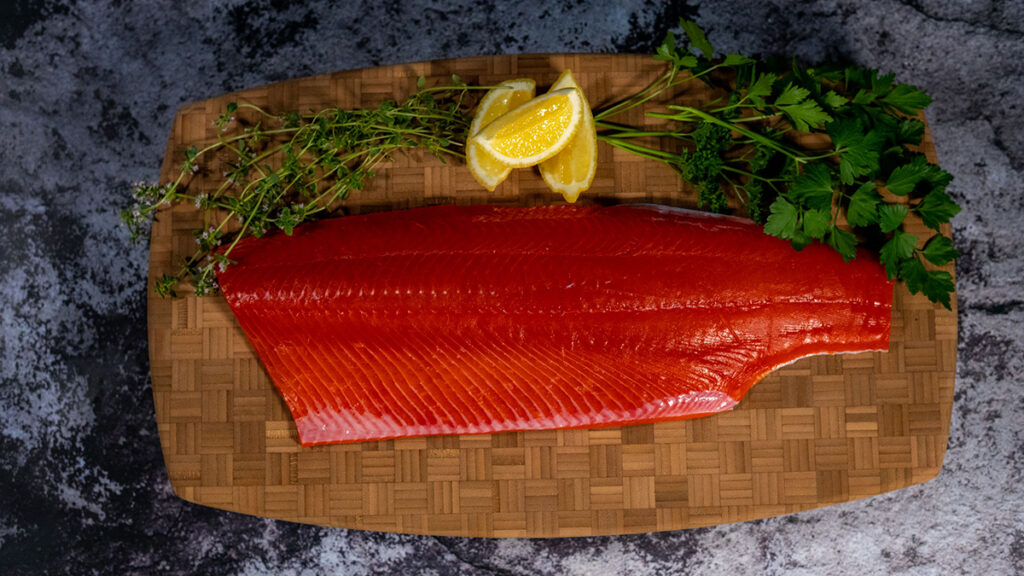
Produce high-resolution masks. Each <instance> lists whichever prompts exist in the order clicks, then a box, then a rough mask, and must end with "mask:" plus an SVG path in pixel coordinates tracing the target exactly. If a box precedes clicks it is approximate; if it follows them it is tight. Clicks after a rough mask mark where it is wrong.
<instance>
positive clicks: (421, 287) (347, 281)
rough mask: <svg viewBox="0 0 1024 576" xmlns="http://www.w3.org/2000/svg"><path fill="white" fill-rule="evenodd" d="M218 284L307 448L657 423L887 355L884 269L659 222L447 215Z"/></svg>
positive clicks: (386, 222)
mask: <svg viewBox="0 0 1024 576" xmlns="http://www.w3.org/2000/svg"><path fill="white" fill-rule="evenodd" d="M231 258H232V259H233V260H234V261H235V262H234V263H233V264H231V265H230V266H228V267H227V269H226V270H223V271H221V272H220V273H219V275H218V281H219V284H220V288H221V291H222V292H223V294H224V296H225V298H226V299H227V301H228V304H229V305H230V306H231V309H232V311H233V312H234V314H235V317H236V318H237V319H238V323H239V324H240V325H241V327H242V329H243V330H244V331H245V334H246V335H247V337H248V338H249V341H250V342H251V343H252V345H253V347H254V348H255V350H256V353H257V354H258V355H259V358H260V360H261V361H262V362H263V365H264V366H265V367H266V370H267V373H268V374H269V376H270V378H271V379H272V380H273V382H274V384H275V385H276V387H277V389H278V390H279V391H280V393H281V396H282V397H283V398H284V400H285V402H286V403H287V405H288V408H289V409H290V410H291V413H292V416H293V417H294V419H295V424H296V426H297V428H298V433H299V439H300V441H301V442H302V444H303V445H306V446H308V445H315V444H324V443H334V442H354V441H362V440H375V439H384V438H398V437H405V436H423V435H435V434H480V433H490V432H502V431H512V430H537V429H553V428H587V427H599V426H617V425H623V424H632V423H641V422H658V421H664V420H670V419H679V418H690V417H697V416H703V415H708V414H713V413H716V412H720V411H723V410H728V409H730V408H732V407H734V406H735V405H736V404H737V402H739V400H740V399H741V398H742V397H743V396H744V395H745V394H746V393H747V391H748V390H749V389H750V387H751V386H753V385H754V384H755V383H756V382H757V381H758V380H759V379H761V378H762V377H763V376H764V375H766V374H768V373H769V372H770V371H772V370H773V369H775V368H777V367H779V366H782V365H784V364H787V363H790V362H793V361H795V360H797V359H799V358H802V357H804V356H809V355H813V354H826V353H840V352H860V351H869V350H886V349H887V348H888V345H889V327H890V322H891V307H892V284H891V282H889V281H888V280H887V278H886V275H885V272H884V270H883V268H882V266H881V265H880V264H879V262H878V260H877V258H874V257H873V256H872V255H870V254H869V253H866V252H862V253H859V254H858V257H857V258H856V259H855V260H853V261H852V262H849V263H845V262H843V260H842V258H841V257H840V256H839V255H838V254H837V253H835V252H834V251H833V250H832V249H831V248H828V247H826V246H822V245H818V244H816V245H811V246H808V247H807V248H805V249H804V250H803V251H801V252H797V251H795V250H793V249H792V248H791V247H790V246H789V244H788V243H787V242H785V241H782V240H779V239H777V238H773V237H770V236H767V235H765V234H764V232H763V231H762V230H761V228H760V227H759V226H757V225H756V224H754V223H752V222H749V221H745V220H741V219H738V218H731V217H723V216H715V215H709V214H704V213H697V212H690V211H686V210H679V209H671V208H663V207H654V206H641V207H637V206H615V207H578V206H547V207H534V208H510V207H493V206H463V207H456V206H435V207H428V208H417V209H411V210H401V211H392V212H382V213H376V214H369V215H362V216H349V217H343V218H335V219H330V220H324V221H321V222H317V223H311V224H306V225H303V226H301V227H299V228H297V229H296V230H295V233H294V234H293V235H292V236H285V235H283V234H280V235H274V236H269V237H265V238H259V239H256V238H248V239H245V240H242V241H241V242H240V243H239V244H238V245H237V246H236V247H235V249H234V251H233V252H232V253H231Z"/></svg>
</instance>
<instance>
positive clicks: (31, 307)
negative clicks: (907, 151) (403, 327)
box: [0, 0, 1024, 575]
mask: <svg viewBox="0 0 1024 576" xmlns="http://www.w3.org/2000/svg"><path fill="white" fill-rule="evenodd" d="M680 15H685V16H688V17H690V18H694V19H696V20H697V21H698V22H700V23H701V24H702V25H703V26H705V28H706V29H708V31H709V37H710V39H711V41H712V42H714V43H715V44H716V45H717V46H718V48H719V49H722V50H726V51H742V52H746V53H763V54H779V55H790V54H795V55H796V56H797V57H798V58H800V59H802V60H804V61H806V62H811V63H814V62H820V61H821V60H823V59H842V60H848V61H853V62H856V63H858V64H861V65H865V66H869V67H875V68H879V69H881V70H883V71H885V72H894V73H896V75H897V79H898V80H899V81H901V82H908V83H912V84H916V85H919V86H921V87H923V88H924V89H926V90H927V92H928V93H929V94H931V96H932V97H933V98H934V100H935V103H934V104H933V105H932V106H931V107H930V108H929V110H928V116H929V120H930V122H931V127H932V130H933V131H934V135H935V141H936V145H937V148H938V155H939V160H940V163H941V164H942V165H943V166H944V167H945V168H946V169H947V170H949V171H950V172H952V173H953V174H954V175H955V177H956V180H955V182H954V183H953V184H952V186H951V188H950V192H951V194H952V195H953V196H954V197H955V198H956V199H957V200H958V201H959V202H960V203H961V204H962V205H963V207H964V211H963V213H962V214H961V215H960V216H959V217H958V218H957V219H956V220H955V221H954V234H955V241H956V246H957V248H958V249H959V250H960V251H962V252H963V254H964V255H963V257H962V258H961V260H960V262H959V265H958V270H957V272H958V279H957V280H958V281H957V288H958V295H959V304H960V347H959V363H958V373H957V384H956V405H955V408H954V413H953V424H952V432H951V438H950V444H949V451H948V453H947V456H946V462H945V467H944V469H943V472H942V474H941V475H940V476H939V477H938V478H937V479H936V480H933V481H931V482H929V483H927V484H925V485H922V486H917V487H913V488H910V489H906V490H903V491H900V492H895V493H890V494H886V495H883V496H879V497H876V498H872V499H868V500H864V501H859V502H854V503H849V504H844V505H839V506H833V507H830V508H825V509H821V510H815V511H810V512H806V513H801V514H796V515H792V516H786V517H780V518H774V519H768V520H762V521H756V522H747V523H741V524H735V525H727V526H720V527H715V528H708V529H700V530H689V531H679V532H670V533H661V534H650V535H638V536H626V537H608V538H588V539H568V540H536V541H529V540H492V541H487V540H466V539H456V538H431V537H418V536H400V535H388V534H376V533H367V532H356V531H345V530H336V529H325V528H317V527H312V526H303V525H296V524H290V523H286V522H276V521H271V520H261V519H258V518H251V517H246V516H239V515H234V514H230V513H224V512H219V511H215V510H212V509H207V508H202V507H197V506H193V505H191V504H188V503H185V502H183V501H180V500H178V499H177V498H175V497H174V496H173V495H172V494H171V491H170V487H169V484H168V481H167V476H166V473H165V470H164V467H163V461H162V457H161V454H160V447H159V440H158V437H157V431H156V426H155V422H154V419H153V405H152V397H151V393H150V388H149V383H148V363H147V352H146V331H145V321H146V316H145V301H144V290H145V270H146V268H147V252H146V248H145V247H143V246H133V245H131V244H129V242H128V237H127V234H126V233H125V232H124V231H123V230H122V229H121V228H120V227H119V223H118V218H117V210H118V209H119V208H120V207H122V206H123V205H124V204H126V203H127V202H128V199H129V194H128V189H129V185H130V183H131V182H133V181H136V180H148V181H153V180H155V179H156V178H157V175H158V172H159V166H160V161H161V158H162V155H163V152H164V145H165V142H166V138H167V132H168V129H169V128H170V123H171V120H172V119H173V117H174V114H175V111H176V110H177V108H178V107H180V106H181V105H183V104H185V103H187V102H191V101H196V100H203V99H206V98H209V97H212V96H214V95H217V94H220V93H223V92H226V91H231V90H237V89H242V88H247V87H251V86H256V85H261V84H266V83H268V82H272V81H276V80H283V79H288V78H295V77H301V76H306V75H310V74H317V73H324V72H331V71H334V70H339V69H346V68H361V67H368V66H375V65H380V64H393V63H400V62H407V61H415V60H425V59H433V58H446V57H458V56H470V55H477V54H497V53H520V52H562V51H579V52H649V51H650V50H651V49H652V47H653V46H654V45H655V43H656V42H657V41H658V40H660V38H661V37H662V36H663V34H664V32H665V31H666V29H668V27H670V26H672V25H673V23H675V22H676V20H677V18H678V16H680ZM382 24H386V25H382ZM1022 100H1024V3H1022V2H1021V1H1019V0H1018V1H1014V2H1000V1H998V0H987V1H986V0H980V1H973V2H970V1H963V2H953V1H942V0H904V1H896V0H879V1H871V0H843V1H840V0H833V1H828V0H821V1H800V2H796V1H794V2H785V1H781V0H773V1H765V0H740V1H735V2H725V1H689V2H685V3H672V2H666V1H659V0H646V1H640V0H633V1H628V2H611V1H595V2H582V1H570V0H562V1H548V2H527V1H522V2H494V1H491V0H463V1H461V2H427V1H408V2H399V1H395V0H378V1H376V2H350V3H344V5H343V6H341V5H339V6H331V5H330V3H329V2H327V1H323V2H312V3H309V4H305V5H302V6H301V7H300V6H294V5H292V4H290V3H288V2H285V1H282V0H269V1H261V0H221V1H217V2H209V3H207V2H194V3H193V2H189V3H182V2H172V1H169V0H150V1H147V2H119V1H111V2H99V1H91V0H81V1H75V0H56V1H44V2H28V1H21V0H14V1H11V0H4V1H3V2H0V225H2V230H3V234H0V326H2V329H0V355H2V365H0V370H2V372H0V572H2V573H5V574H39V573H52V574H90V573H102V574H155V573H168V574H200V573H201V574H246V575H254V574H315V573H320V572H327V573H333V574H375V573H390V574H433V575H448V574H460V575H462V574H502V575H525V574H580V575H583V574H638V575H647V574H650V575H654V574H659V575H660V574H691V573H693V574H704V573H707V574H718V573H739V574H748V573H766V574H783V573H787V574H789V573H793V574H843V573H856V574H862V575H867V574H1022V573H1024V506H1022V502H1024V488H1022V485H1024V482H1022V481H1024V394H1022V392H1024V386H1022V379H1024V287H1022V278H1024V257H1022V256H1021V251H1020V249H1019V246H1020V240H1021V237H1022V236H1024V234H1022V232H1021V222H1022V219H1024V129H1022V127H1024V107H1022V104H1021V102H1022Z"/></svg>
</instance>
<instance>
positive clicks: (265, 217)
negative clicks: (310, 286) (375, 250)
mask: <svg viewBox="0 0 1024 576" xmlns="http://www.w3.org/2000/svg"><path fill="white" fill-rule="evenodd" d="M417 89H418V91H417V92H416V93H414V94H413V95H412V96H410V97H409V98H408V99H407V100H405V101H404V102H401V103H398V102H394V101H386V102H383V103H381V104H380V105H379V106H377V107H376V108H372V109H357V110H343V109H339V108H327V109H324V110H319V111H315V112H310V113H307V114H300V113H299V112H296V111H292V112H288V113H286V114H284V115H281V116H275V115H273V114H271V113H269V112H267V111H266V110H263V109H262V108H260V107H258V106H253V105H251V104H244V103H242V104H236V103H231V104H229V105H228V106H227V109H226V111H225V113H224V114H223V115H221V116H220V117H219V118H217V120H216V121H215V122H214V123H215V124H216V126H217V132H218V136H217V141H216V142H214V143H212V144H209V145H208V146H205V147H203V148H199V147H197V146H191V147H190V148H188V149H187V150H186V151H185V162H184V164H183V165H182V166H181V170H180V172H179V174H178V176H177V178H176V179H175V180H174V182H171V183H168V184H164V185H147V184H142V183H139V184H136V185H135V187H134V189H133V196H134V198H135V204H134V205H133V206H132V207H131V208H128V209H126V210H123V211H122V212H121V218H122V221H123V222H124V223H125V224H126V225H127V226H128V228H129V230H130V231H131V233H132V238H133V240H138V239H139V238H141V237H143V236H145V235H147V234H148V231H149V225H150V222H151V220H152V217H153V215H154V213H155V212H157V211H158V210H160V209H162V208H165V207H168V206H171V205H173V204H175V203H179V202H190V203H193V204H194V205H195V207H196V208H197V209H198V210H199V211H200V212H201V213H202V215H203V221H204V225H203V227H202V228H200V229H197V230H195V231H194V232H193V235H194V237H195V242H196V245H197V246H196V249H195V252H194V253H193V254H192V255H191V256H190V257H188V258H187V259H186V260H185V261H184V262H182V263H181V266H180V268H179V269H178V270H177V272H176V273H174V274H164V275H163V277H162V278H161V279H159V280H158V281H157V283H156V291H157V293H159V294H160V295H161V296H165V295H171V296H176V292H175V287H176V286H177V285H178V284H179V283H181V282H182V281H188V282H189V283H191V285H192V287H193V289H194V291H195V293H196V294H198V295H203V294H207V293H210V292H211V291H213V290H214V289H215V288H216V270H217V269H218V268H219V269H223V268H225V267H227V266H228V265H230V264H231V258H230V255H231V250H232V249H233V248H234V247H235V245H236V244H237V243H238V241H239V240H241V239H242V238H244V237H246V236H250V235H251V236H256V237H259V236H262V235H264V234H266V233H267V232H268V231H270V230H275V229H277V230H282V231H283V232H284V233H285V234H291V233H292V231H293V230H294V229H295V227H296V226H298V225H299V224H301V223H302V222H305V221H307V220H310V219H313V218H315V217H318V216H321V215H322V214H324V213H325V212H327V211H329V210H330V209H331V208H332V206H333V205H334V204H335V203H336V202H338V201H339V200H344V199H346V198H347V197H348V195H349V193H350V192H351V191H352V190H359V189H361V188H362V187H363V186H364V184H365V183H366V180H367V179H368V178H372V177H373V175H374V170H375V169H376V168H377V166H378V165H379V164H380V163H381V162H384V161H386V160H389V159H390V158H391V157H392V155H393V154H394V153H395V152H397V151H403V150H410V149H413V148H421V149H425V150H427V151H428V152H430V153H431V154H433V155H435V156H437V157H438V158H440V159H441V160H442V161H444V160H445V159H446V157H449V156H452V157H463V156H464V152H463V150H464V145H465V141H466V132H467V131H468V129H469V118H468V116H467V110H466V107H465V97H466V95H467V94H468V93H469V91H470V90H474V89H477V87H472V86H468V85H466V84H465V83H464V82H463V81H462V80H461V79H460V78H459V77H458V76H452V84H451V85H449V86H438V87H431V88H426V87H425V79H424V78H422V77H421V78H420V79H419V82H418V83H417ZM242 113H246V114H248V115H250V116H253V120H252V121H251V122H243V121H242V120H241V119H240V118H236V115H238V116H240V115H241V114H242ZM223 155H227V159H226V160H224V159H223V158H222V156H223ZM207 160H210V162H207ZM218 160H221V161H223V162H225V165H226V166H227V169H226V170H225V171H224V172H223V177H224V178H223V181H222V182H221V184H220V185H219V186H218V187H217V189H216V190H215V191H213V192H209V193H207V192H199V191H192V190H190V189H189V183H190V181H191V179H192V178H193V176H194V175H195V174H198V173H200V171H201V170H203V169H204V168H207V167H208V166H213V165H215V164H216V163H217V162H218Z"/></svg>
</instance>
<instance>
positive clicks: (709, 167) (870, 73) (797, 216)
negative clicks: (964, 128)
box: [595, 20, 960, 308]
mask: <svg viewBox="0 0 1024 576" xmlns="http://www.w3.org/2000/svg"><path fill="white" fill-rule="evenodd" d="M680 25H681V27H682V28H683V31H684V32H685V33H686V39H685V40H684V41H683V42H681V43H677V41H676V38H675V37H674V35H672V34H671V33H669V34H668V35H667V36H666V38H665V41H664V42H663V43H662V44H661V45H660V46H659V48H658V51H657V54H656V55H655V56H654V58H655V59H657V60H663V61H665V62H666V63H668V71H666V73H665V74H664V75H662V76H661V77H660V78H658V79H657V80H655V81H654V82H653V83H652V84H651V85H650V86H648V87H647V88H645V89H644V90H641V91H640V92H638V93H637V94H635V95H633V96H631V97H629V98H627V99H625V100H623V101H621V102H619V103H617V104H615V105H613V106H611V107H609V108H607V109H605V110H602V111H599V112H598V113H597V114H595V120H596V121H597V126H598V129H599V130H602V132H600V133H599V135H598V138H599V139H601V140H602V141H604V142H606V143H608V144H610V145H612V146H615V147H618V148H621V149H623V150H626V151H628V152H630V153H633V154H638V155H640V156H643V157H646V158H650V159H653V160H657V161H660V162H664V163H665V164H667V165H668V166H670V167H672V168H673V169H674V170H675V171H676V172H678V173H679V174H680V175H681V176H682V177H683V178H685V179H686V180H688V181H690V182H691V183H693V184H694V185H695V186H696V187H697V189H698V205H699V207H702V208H707V209H710V210H712V211H715V212H725V211H727V210H728V198H727V196H726V193H731V194H732V195H733V196H734V197H735V198H736V200H737V201H738V203H739V204H741V205H742V206H743V207H744V208H745V211H746V213H747V215H748V216H749V217H750V218H751V219H753V220H755V221H757V222H760V223H762V224H764V229H765V232H766V233H768V234H771V235H773V236H776V237H779V238H782V239H785V240H789V241H790V242H791V243H792V245H793V247H794V248H796V249H797V250H800V249H802V248H804V247H805V246H807V245H808V244H810V243H811V242H813V241H816V240H817V241H822V242H825V243H827V244H828V245H829V246H831V247H832V248H834V249H835V250H836V251H838V252H839V253H840V254H841V255H842V257H843V258H844V259H845V260H851V259H853V258H854V257H855V256H856V248H857V245H858V244H863V245H866V246H868V247H873V248H875V249H877V250H878V251H879V254H880V256H881V260H882V262H883V264H884V265H885V269H886V273H887V274H888V276H889V278H890V279H893V278H898V279H901V280H904V281H905V282H906V285H907V288H908V289H909V290H910V292H911V293H915V294H916V293H917V292H923V293H924V294H925V295H926V296H927V297H928V298H929V299H930V300H931V301H933V302H940V303H942V305H943V306H945V307H946V308H949V307H950V294H951V293H952V292H953V290H954V285H953V281H952V276H951V275H950V274H949V273H948V272H946V271H943V270H937V269H935V268H933V267H931V265H934V266H942V265H945V264H948V263H949V262H950V261H952V260H953V259H955V258H957V257H958V256H959V254H958V253H957V251H956V249H955V248H953V243H952V241H951V240H950V238H949V237H948V236H945V235H943V234H942V232H941V231H940V227H941V226H942V225H943V224H945V223H947V222H949V220H950V219H951V218H952V217H953V216H955V215H956V214H957V213H958V212H959V211H960V207H959V206H958V205H957V204H956V203H955V202H954V201H953V200H952V199H951V198H950V197H949V195H947V194H946V192H945V189H946V186H947V185H948V184H949V183H950V181H951V180H952V176H951V175H950V174H949V173H948V172H946V171H944V170H942V169H941V168H939V167H938V166H936V165H933V164H929V163H928V162H927V160H926V159H925V157H924V155H923V154H920V153H919V152H917V151H916V150H915V148H914V147H916V146H918V145H920V144H921V141H922V136H923V134H924V124H923V122H921V120H919V119H918V118H917V116H918V115H919V114H920V113H921V111H922V110H923V109H924V108H925V107H926V106H927V105H928V104H929V103H930V102H931V99H930V98H929V97H928V96H927V95H926V94H925V93H924V92H922V91H920V90H918V89H917V88H914V87H913V86H909V85H905V84H896V83H894V77H893V75H891V74H890V75H885V76H879V75H878V72H877V71H876V70H865V69H861V68H858V67H854V66H847V67H840V66H823V67H819V68H810V67H803V66H800V65H799V64H797V63H796V62H795V61H794V62H793V63H792V65H791V66H786V67H783V66H780V65H778V64H776V63H772V62H764V61H760V60H756V59H753V58H748V57H746V56H743V55H740V54H728V55H726V56H725V57H724V58H721V59H715V58H714V57H713V55H714V49H713V47H712V46H711V44H710V43H709V42H708V40H707V38H706V36H705V34H704V32H703V31H702V30H701V29H700V28H699V27H698V26H697V25H696V24H695V23H693V22H689V21H686V20H682V21H680ZM693 80H699V81H701V82H704V83H705V84H706V85H707V86H708V87H709V88H710V89H711V91H712V94H713V95H715V96H716V97H714V98H713V99H712V100H711V101H709V102H706V103H704V104H702V105H699V106H683V105H677V104H672V103H668V104H667V105H666V106H665V107H666V111H665V112H648V113H647V116H649V117H654V118H658V119H661V120H663V121H664V122H666V123H667V124H668V125H669V126H668V127H666V128H658V129H652V130H649V129H637V128H634V127H631V126H625V125H622V124H617V123H614V122H611V121H610V119H612V118H613V117H615V116H618V115H620V114H622V113H623V112H626V111H627V110H631V109H633V108H636V107H637V106H640V105H642V104H644V103H647V102H650V101H652V100H655V99H656V98H658V97H659V96H660V95H663V94H664V93H666V91H670V90H671V89H673V88H675V87H677V86H679V85H681V84H684V83H686V82H691V81H693ZM655 101H657V100H655ZM657 102H659V103H660V101H657ZM825 136H827V138H825ZM641 138H646V139H647V140H650V139H651V138H657V139H660V140H662V141H664V140H668V141H675V142H677V144H676V145H675V146H674V147H675V148H679V147H680V145H679V144H678V143H681V144H682V146H681V147H682V149H681V150H680V151H672V150H665V149H663V148H661V147H651V146H648V145H645V144H643V143H641V142H640V141H638V140H639V139H641ZM840 215H844V216H845V219H846V222H847V224H848V225H849V229H847V228H846V227H843V226H841V225H840V222H839V217H840ZM908 217H916V218H920V219H921V221H922V222H923V223H924V224H925V225H926V226H927V227H928V228H930V229H932V230H933V231H934V234H932V235H931V237H930V238H928V239H927V240H926V241H922V239H919V238H918V237H917V236H916V235H914V234H911V233H908V232H906V231H905V230H904V223H905V220H906V219H907V218H908ZM926 263H927V264H926Z"/></svg>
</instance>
